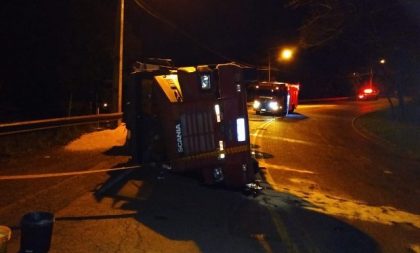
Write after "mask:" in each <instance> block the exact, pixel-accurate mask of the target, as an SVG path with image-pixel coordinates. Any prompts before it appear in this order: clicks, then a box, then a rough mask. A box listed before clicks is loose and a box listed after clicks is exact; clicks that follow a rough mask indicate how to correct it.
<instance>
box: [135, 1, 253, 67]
mask: <svg viewBox="0 0 420 253" xmlns="http://www.w3.org/2000/svg"><path fill="white" fill-rule="evenodd" d="M134 2H135V3H136V5H137V6H138V7H140V8H141V9H142V10H144V11H145V12H146V13H147V14H149V15H150V16H152V17H153V18H155V19H157V20H159V21H161V22H162V23H164V24H166V25H168V26H169V27H171V28H172V29H174V30H176V31H178V32H179V33H180V34H182V35H183V36H185V37H186V38H188V39H189V40H191V41H192V42H193V43H195V44H196V45H198V46H199V47H201V48H203V49H205V50H207V51H209V52H210V53H212V54H214V55H216V56H218V57H220V58H222V59H224V60H227V61H230V62H236V63H239V64H241V65H244V66H247V67H256V66H255V65H253V64H248V63H244V62H242V61H238V60H235V59H232V58H230V57H227V56H225V55H224V54H222V53H220V52H219V51H217V50H215V49H214V48H211V47H209V46H208V45H206V44H204V43H202V42H201V41H200V40H198V39H197V38H195V37H194V36H193V35H191V34H190V33H188V32H186V31H185V30H182V29H181V28H179V27H178V26H177V25H176V24H174V23H173V22H171V21H170V20H168V19H166V18H164V17H162V16H160V15H159V14H158V13H156V11H153V10H152V8H150V6H148V5H147V4H146V3H144V2H143V1H142V0H134Z"/></svg>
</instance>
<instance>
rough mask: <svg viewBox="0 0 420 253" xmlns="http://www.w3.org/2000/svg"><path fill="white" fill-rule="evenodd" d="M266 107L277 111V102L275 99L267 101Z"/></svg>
mask: <svg viewBox="0 0 420 253" xmlns="http://www.w3.org/2000/svg"><path fill="white" fill-rule="evenodd" d="M268 107H269V108H270V109H271V110H273V111H277V110H278V109H279V103H278V102H277V101H271V102H270V103H268Z"/></svg>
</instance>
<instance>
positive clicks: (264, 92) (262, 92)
mask: <svg viewBox="0 0 420 253" xmlns="http://www.w3.org/2000/svg"><path fill="white" fill-rule="evenodd" d="M254 91H255V96H258V97H273V96H280V91H279V90H273V89H255V90H254Z"/></svg>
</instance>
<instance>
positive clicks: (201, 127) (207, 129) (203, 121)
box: [181, 111, 216, 155]
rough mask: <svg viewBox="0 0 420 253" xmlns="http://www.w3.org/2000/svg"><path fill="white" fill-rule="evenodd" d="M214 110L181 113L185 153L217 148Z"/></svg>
mask: <svg viewBox="0 0 420 253" xmlns="http://www.w3.org/2000/svg"><path fill="white" fill-rule="evenodd" d="M214 122H215V119H214V113H213V111H204V112H192V113H184V114H181V127H182V133H183V136H182V137H183V144H184V153H185V154H186V155H189V154H196V153H202V152H208V151H213V150H215V147H216V145H215V140H214Z"/></svg>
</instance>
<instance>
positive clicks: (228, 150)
mask: <svg viewBox="0 0 420 253" xmlns="http://www.w3.org/2000/svg"><path fill="white" fill-rule="evenodd" d="M244 71H245V70H244V68H242V67H240V66H238V65H236V64H233V63H228V64H219V65H205V66H197V67H182V68H176V69H175V68H165V67H160V68H158V69H156V68H153V69H152V70H148V69H147V68H146V69H145V68H141V69H138V71H136V72H133V73H131V74H130V76H129V78H128V81H127V83H126V84H125V85H126V88H125V91H126V93H125V94H126V95H125V98H126V99H125V109H124V120H125V122H126V126H127V129H128V130H129V136H128V142H129V144H130V146H131V150H132V156H133V159H134V160H136V162H139V163H150V162H156V163H162V164H167V165H168V167H169V168H171V170H173V171H175V172H182V173H184V172H194V173H196V174H198V175H200V176H201V178H202V179H203V181H204V183H206V184H215V183H223V184H225V185H226V186H229V187H242V186H245V185H246V184H248V183H251V182H253V181H254V179H255V173H256V172H257V170H258V163H257V161H256V160H255V159H254V158H253V157H252V156H251V150H250V139H249V125H248V114H247V105H246V89H245V87H244Z"/></svg>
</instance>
